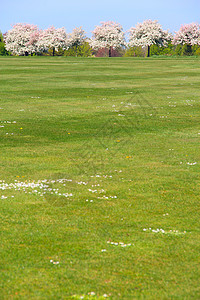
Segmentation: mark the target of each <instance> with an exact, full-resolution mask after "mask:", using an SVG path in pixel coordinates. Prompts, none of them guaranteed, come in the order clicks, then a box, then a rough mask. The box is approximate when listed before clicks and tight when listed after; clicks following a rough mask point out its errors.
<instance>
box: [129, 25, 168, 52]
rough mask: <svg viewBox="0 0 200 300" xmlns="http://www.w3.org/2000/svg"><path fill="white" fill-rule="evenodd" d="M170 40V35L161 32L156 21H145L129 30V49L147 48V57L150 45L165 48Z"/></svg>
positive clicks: (166, 32) (164, 31)
mask: <svg viewBox="0 0 200 300" xmlns="http://www.w3.org/2000/svg"><path fill="white" fill-rule="evenodd" d="M170 39H171V34H170V33H169V32H168V31H166V30H163V29H162V27H161V25H160V24H159V23H158V21H152V20H145V21H144V22H143V23H138V24H137V25H136V27H135V28H134V27H131V29H130V30H129V47H134V46H142V47H148V53H147V56H148V57H149V56H150V47H151V45H153V44H156V45H159V46H167V43H168V41H169V40H170Z"/></svg>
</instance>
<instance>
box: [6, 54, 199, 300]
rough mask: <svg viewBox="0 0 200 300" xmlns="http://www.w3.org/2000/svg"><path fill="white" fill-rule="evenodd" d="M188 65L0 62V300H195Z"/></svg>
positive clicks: (195, 165) (195, 116) (195, 147)
mask: <svg viewBox="0 0 200 300" xmlns="http://www.w3.org/2000/svg"><path fill="white" fill-rule="evenodd" d="M199 142H200V59H199V58H195V57H185V58H181V57H179V58H167V57H166V58H162V57H160V58H70V57H0V217H1V227H0V228H1V229H0V230H1V248H0V266H1V267H0V299H6V300H7V299H93V300H96V299H199V298H200V289H199V276H200V274H199V273H200V272H199V252H200V249H199V200H200V192H199V191H200V180H199V179H200V178H199V177H200V176H199V173H200V151H199Z"/></svg>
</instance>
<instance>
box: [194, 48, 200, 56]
mask: <svg viewBox="0 0 200 300" xmlns="http://www.w3.org/2000/svg"><path fill="white" fill-rule="evenodd" d="M195 55H200V47H198V48H197V49H196V51H195Z"/></svg>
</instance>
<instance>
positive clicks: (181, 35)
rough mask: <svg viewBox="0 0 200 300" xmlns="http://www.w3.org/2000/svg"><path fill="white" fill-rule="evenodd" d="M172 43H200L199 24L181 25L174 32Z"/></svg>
mask: <svg viewBox="0 0 200 300" xmlns="http://www.w3.org/2000/svg"><path fill="white" fill-rule="evenodd" d="M172 43H173V44H174V45H178V44H181V45H185V44H186V45H190V46H193V45H197V44H199V45H200V26H199V24H196V23H191V24H186V25H182V26H181V28H180V29H179V31H177V32H176V34H175V36H174V38H173V41H172Z"/></svg>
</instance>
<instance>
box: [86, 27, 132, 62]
mask: <svg viewBox="0 0 200 300" xmlns="http://www.w3.org/2000/svg"><path fill="white" fill-rule="evenodd" d="M122 30H123V28H122V26H121V25H120V24H118V23H115V22H112V21H108V22H101V26H96V28H95V29H94V31H93V32H92V33H93V36H92V39H91V40H90V46H91V47H92V48H93V49H95V50H98V49H101V48H108V49H109V57H111V49H112V48H113V49H117V48H119V47H120V46H125V45H126V42H125V38H124V32H123V31H122Z"/></svg>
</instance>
